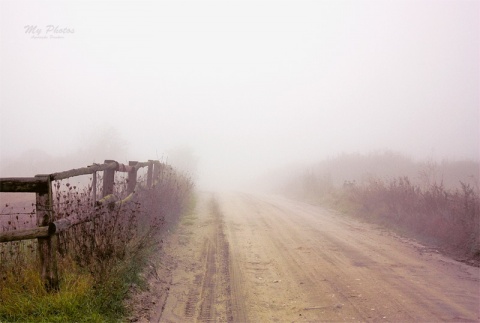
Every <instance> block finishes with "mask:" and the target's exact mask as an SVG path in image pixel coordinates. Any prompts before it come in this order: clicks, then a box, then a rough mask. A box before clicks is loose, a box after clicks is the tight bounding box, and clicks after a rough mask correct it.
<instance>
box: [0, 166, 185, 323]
mask: <svg viewBox="0 0 480 323" xmlns="http://www.w3.org/2000/svg"><path fill="white" fill-rule="evenodd" d="M98 183H101V180H99V181H98ZM126 184H127V183H126V180H124V179H122V178H116V185H115V192H114V194H116V195H118V196H126ZM53 186H54V187H53V194H54V197H53V199H54V207H53V211H54V212H53V213H54V218H55V219H61V218H64V217H68V216H70V215H72V214H80V215H83V216H94V218H95V220H93V221H91V222H87V223H83V224H79V225H77V226H74V227H72V228H70V229H69V230H67V231H65V232H63V233H60V234H59V235H58V236H57V244H56V248H57V259H58V269H59V276H60V279H61V281H60V290H59V291H58V292H57V293H47V291H46V290H45V288H44V286H43V284H42V283H41V281H40V275H39V271H38V268H39V267H38V255H37V247H36V240H30V241H19V242H9V243H2V244H0V282H1V284H0V321H45V322H47V321H48V322H55V321H58V322H65V321H78V322H81V321H85V322H104V321H112V320H118V319H120V318H121V317H122V316H123V315H125V314H126V313H125V307H124V306H123V300H124V299H125V296H126V294H127V292H128V289H129V286H130V284H132V283H135V284H136V285H139V286H141V285H142V282H141V281H140V278H139V272H140V271H141V269H142V267H143V266H144V264H145V262H146V259H147V257H148V255H149V253H151V252H152V251H154V250H155V248H157V247H158V246H159V242H160V239H161V234H162V232H163V230H166V229H165V228H167V227H168V226H171V225H174V224H175V223H176V222H177V221H178V219H179V217H180V215H181V214H182V212H183V211H184V210H185V208H186V207H188V204H189V203H190V200H191V194H192V190H193V183H192V181H191V180H190V179H189V178H187V177H185V176H183V175H181V174H178V173H177V172H175V171H174V170H173V169H172V168H171V167H169V166H165V167H164V168H163V169H162V172H161V173H160V176H159V178H158V179H157V181H156V182H155V185H154V187H153V189H150V190H146V189H141V190H139V191H138V192H137V193H138V194H136V196H135V198H134V199H133V201H132V202H131V203H128V204H123V205H116V206H114V207H96V206H94V203H93V197H92V187H91V184H88V185H86V186H84V187H82V188H80V187H77V186H76V185H73V184H71V183H69V182H67V181H63V182H55V183H54V185H53ZM100 191H101V190H100V189H99V188H97V192H100ZM7 209H8V208H7ZM5 211H6V209H5V208H4V211H2V213H5ZM29 212H31V211H29ZM27 217H29V219H30V218H31V216H30V215H27ZM33 217H34V216H33ZM9 219H10V220H9V222H10V223H9V224H8V225H4V226H3V228H0V229H1V230H3V231H6V230H12V229H14V228H16V227H20V225H21V223H20V221H23V219H21V218H16V217H15V216H13V218H12V216H9ZM30 220H31V221H33V222H35V220H34V219H30ZM7 223H8V221H7Z"/></svg>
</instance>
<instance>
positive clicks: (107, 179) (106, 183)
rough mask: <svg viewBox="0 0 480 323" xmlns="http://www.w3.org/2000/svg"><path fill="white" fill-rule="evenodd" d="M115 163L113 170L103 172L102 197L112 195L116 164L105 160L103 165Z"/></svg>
mask: <svg viewBox="0 0 480 323" xmlns="http://www.w3.org/2000/svg"><path fill="white" fill-rule="evenodd" d="M110 163H115V168H114V169H105V170H103V192H102V197H105V196H107V195H110V194H112V193H113V185H115V169H117V162H115V161H114V160H105V164H110Z"/></svg>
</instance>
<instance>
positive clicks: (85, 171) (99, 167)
mask: <svg viewBox="0 0 480 323" xmlns="http://www.w3.org/2000/svg"><path fill="white" fill-rule="evenodd" d="M116 168H117V163H116V162H114V161H109V162H108V163H107V162H105V164H95V165H90V166H87V167H82V168H75V169H71V170H67V171H64V172H58V173H53V174H50V178H51V179H52V180H61V179H66V178H70V177H74V176H80V175H89V174H93V173H94V172H99V171H104V170H107V169H112V170H115V169H116Z"/></svg>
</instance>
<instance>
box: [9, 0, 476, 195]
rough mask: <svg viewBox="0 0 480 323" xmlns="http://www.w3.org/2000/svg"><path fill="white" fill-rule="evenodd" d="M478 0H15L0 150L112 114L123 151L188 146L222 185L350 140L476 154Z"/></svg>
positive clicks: (202, 172) (59, 144)
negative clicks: (123, 142) (124, 147)
mask: <svg viewBox="0 0 480 323" xmlns="http://www.w3.org/2000/svg"><path fill="white" fill-rule="evenodd" d="M479 8H480V2H479V1H461V0H452V1H434V0H431V1H423V0H416V1H403V0H402V1H388V0H385V1H363V0H354V1H301V0H296V1H262V0H256V1H228V0H227V1H155V2H154V1H149V2H142V1H56V2H49V1H32V2H26V1H5V0H3V1H1V2H0V33H1V39H0V82H1V83H0V166H1V163H2V162H5V161H6V160H9V159H11V158H15V157H18V156H20V155H21V154H22V152H25V151H28V150H31V149H40V150H42V151H44V152H46V153H48V154H49V155H52V156H65V155H68V154H73V153H75V152H78V150H79V149H80V147H83V146H88V145H92V144H94V143H92V141H95V139H92V138H94V136H95V134H98V133H101V132H99V130H98V129H105V128H112V127H113V128H115V129H116V130H117V131H118V133H119V134H120V136H121V138H122V139H123V140H125V142H126V149H127V152H126V153H125V157H124V160H120V161H121V162H126V161H128V160H147V159H156V158H157V157H161V156H164V155H165V154H166V152H167V151H168V150H169V149H172V148H175V147H178V146H188V147H191V149H192V150H193V151H194V153H195V155H196V156H197V157H198V159H199V163H200V164H199V182H200V184H201V185H202V184H204V185H205V186H212V187H214V186H222V185H228V184H227V183H229V184H232V183H239V182H241V181H242V180H244V179H246V178H249V177H255V176H257V175H259V174H261V173H262V172H264V171H267V170H269V169H271V168H273V167H279V166H282V165H283V164H287V163H290V162H298V161H316V160H321V159H323V158H326V157H328V156H332V155H334V154H338V153H340V152H368V151H372V150H379V149H391V150H394V151H398V152H401V153H404V154H407V155H410V156H413V157H416V158H425V157H433V158H438V159H440V158H452V159H463V158H469V159H471V158H473V159H477V160H478V159H479V147H480V143H479V138H480V132H479V114H480V112H479V106H480V104H479V103H480V100H479V90H480V82H479V79H480V77H479V75H480V68H479V62H480V55H479V40H480V37H479V29H480V28H479V27H480V25H479V17H480V9H479ZM55 28H56V30H57V31H56V32H55V31H54V30H51V29H55ZM61 31H64V32H65V33H61ZM94 158H95V159H96V161H97V162H98V161H103V160H104V159H109V158H110V156H101V155H99V156H95V157H94ZM68 166H70V165H65V167H66V168H68ZM80 166H85V165H72V167H80ZM59 171H60V170H59ZM31 175H34V174H31Z"/></svg>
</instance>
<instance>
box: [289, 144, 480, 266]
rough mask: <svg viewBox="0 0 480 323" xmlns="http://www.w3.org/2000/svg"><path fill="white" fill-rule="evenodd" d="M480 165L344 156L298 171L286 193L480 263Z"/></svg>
mask: <svg viewBox="0 0 480 323" xmlns="http://www.w3.org/2000/svg"><path fill="white" fill-rule="evenodd" d="M479 167H480V166H479V164H478V162H474V161H461V162H452V161H443V162H442V163H436V162H434V161H428V162H415V161H413V160H411V159H409V158H406V157H404V156H402V155H399V154H395V153H392V152H382V153H375V154H370V155H358V154H354V155H341V156H338V157H337V158H332V159H329V160H326V161H324V162H321V163H318V164H317V165H315V166H312V167H311V168H309V169H308V170H303V172H298V173H297V175H296V176H294V177H293V178H291V179H290V180H289V181H288V184H287V185H284V188H283V190H282V191H283V193H286V194H287V195H289V196H293V197H296V198H302V199H306V200H309V201H311V202H315V203H322V204H324V205H327V206H329V207H331V208H334V209H336V210H339V211H342V212H344V213H347V214H351V215H355V216H358V217H361V218H363V219H366V220H368V221H372V222H375V223H379V224H382V225H384V226H387V227H390V228H392V229H394V230H396V231H397V232H399V233H401V234H403V235H408V236H411V237H414V238H416V239H419V240H420V241H422V242H423V243H425V244H428V245H432V246H436V247H437V248H440V249H441V250H443V251H444V252H446V253H448V254H450V255H452V256H454V257H455V258H457V259H460V260H465V261H468V262H470V263H472V264H476V265H478V264H479V262H480V195H479V193H480V191H479V182H478V181H479V171H480V168H479ZM407 174H408V175H407Z"/></svg>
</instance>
